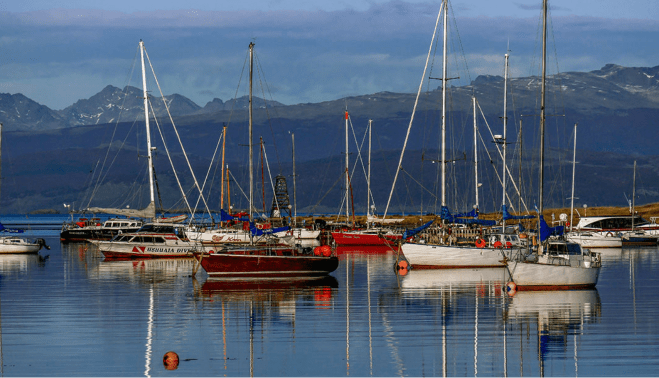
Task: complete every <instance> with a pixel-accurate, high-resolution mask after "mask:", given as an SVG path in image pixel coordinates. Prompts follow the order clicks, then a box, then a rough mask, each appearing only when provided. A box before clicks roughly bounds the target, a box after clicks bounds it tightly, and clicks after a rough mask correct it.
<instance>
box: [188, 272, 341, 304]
mask: <svg viewBox="0 0 659 378" xmlns="http://www.w3.org/2000/svg"><path fill="white" fill-rule="evenodd" d="M194 286H195V296H196V297H197V298H200V299H202V300H218V299H220V300H227V301H238V302H252V301H257V302H286V301H290V300H295V298H296V297H300V296H308V297H311V296H313V300H314V301H315V302H316V304H317V305H321V306H325V305H328V304H329V303H330V302H331V299H332V295H333V290H332V289H336V288H338V287H339V283H338V281H337V280H336V278H334V277H333V276H323V277H301V278H285V279H262V278H259V279H211V278H209V279H207V280H206V281H205V282H204V283H203V284H201V286H200V285H199V282H197V281H196V280H195V281H194Z"/></svg>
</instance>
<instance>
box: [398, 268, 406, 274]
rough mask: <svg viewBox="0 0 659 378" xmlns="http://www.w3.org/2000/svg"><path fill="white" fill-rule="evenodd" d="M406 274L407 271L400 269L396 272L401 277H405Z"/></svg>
mask: <svg viewBox="0 0 659 378" xmlns="http://www.w3.org/2000/svg"><path fill="white" fill-rule="evenodd" d="M407 272H408V270H407V269H400V270H399V271H398V274H399V275H401V276H405V275H407Z"/></svg>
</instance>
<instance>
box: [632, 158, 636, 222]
mask: <svg viewBox="0 0 659 378" xmlns="http://www.w3.org/2000/svg"><path fill="white" fill-rule="evenodd" d="M633 183H634V187H633V188H632V231H634V215H635V213H636V210H635V209H634V208H635V207H636V160H634V181H633Z"/></svg>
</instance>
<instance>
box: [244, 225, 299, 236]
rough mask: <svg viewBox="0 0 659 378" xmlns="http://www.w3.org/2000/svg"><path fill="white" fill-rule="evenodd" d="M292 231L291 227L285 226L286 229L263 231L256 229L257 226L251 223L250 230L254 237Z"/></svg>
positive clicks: (278, 228)
mask: <svg viewBox="0 0 659 378" xmlns="http://www.w3.org/2000/svg"><path fill="white" fill-rule="evenodd" d="M290 229H291V227H290V226H284V227H277V228H268V229H265V230H261V229H260V228H256V225H254V222H249V230H250V231H251V233H252V235H254V236H263V235H270V234H275V233H277V232H281V231H288V230H290Z"/></svg>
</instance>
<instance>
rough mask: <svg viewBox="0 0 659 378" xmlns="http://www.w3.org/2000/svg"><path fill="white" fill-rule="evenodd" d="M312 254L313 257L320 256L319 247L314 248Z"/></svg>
mask: <svg viewBox="0 0 659 378" xmlns="http://www.w3.org/2000/svg"><path fill="white" fill-rule="evenodd" d="M313 254H314V256H320V255H321V254H322V252H321V251H320V247H316V248H314V249H313Z"/></svg>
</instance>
